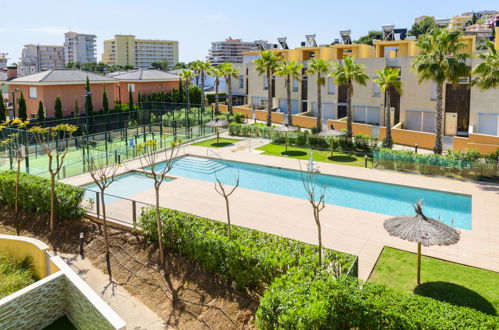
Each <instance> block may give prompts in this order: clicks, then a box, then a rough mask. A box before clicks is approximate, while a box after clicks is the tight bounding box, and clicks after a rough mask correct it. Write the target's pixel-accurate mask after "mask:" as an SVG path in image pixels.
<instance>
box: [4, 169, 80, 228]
mask: <svg viewBox="0 0 499 330" xmlns="http://www.w3.org/2000/svg"><path fill="white" fill-rule="evenodd" d="M15 187H16V172H15V171H2V172H0V202H1V203H4V204H8V205H14V203H15V191H16V188H15ZM55 195H56V203H55V214H56V215H57V216H60V217H64V218H66V219H80V218H81V217H82V216H83V215H84V213H85V212H84V209H83V208H82V207H81V206H80V204H81V202H82V199H83V195H84V190H83V189H81V188H78V187H74V186H71V185H67V184H64V183H59V182H58V183H56V187H55ZM19 198H20V200H19V205H20V207H21V209H23V210H25V211H27V212H36V213H48V212H50V180H48V179H44V178H41V177H39V176H35V175H30V174H26V173H21V176H20V182H19Z"/></svg>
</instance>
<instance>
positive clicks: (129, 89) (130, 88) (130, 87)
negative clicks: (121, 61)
mask: <svg viewBox="0 0 499 330" xmlns="http://www.w3.org/2000/svg"><path fill="white" fill-rule="evenodd" d="M128 91H131V92H135V84H128Z"/></svg>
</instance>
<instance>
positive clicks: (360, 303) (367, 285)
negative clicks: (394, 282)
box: [257, 268, 499, 329]
mask: <svg viewBox="0 0 499 330" xmlns="http://www.w3.org/2000/svg"><path fill="white" fill-rule="evenodd" d="M257 325H258V327H259V328H260V329H496V328H497V327H498V326H499V323H498V318H497V317H493V316H488V315H486V314H483V313H481V312H478V311H475V310H473V309H470V308H467V307H459V306H454V305H451V304H449V303H446V302H440V301H437V300H434V299H432V298H427V297H422V296H418V295H414V294H409V293H402V292H397V291H394V290H392V289H389V288H387V287H386V286H383V285H379V284H375V283H371V282H362V281H359V280H357V279H355V278H353V277H348V276H341V277H338V278H334V277H333V276H331V275H330V274H328V273H326V272H323V273H321V274H317V275H316V274H314V273H313V272H310V271H308V270H307V269H303V268H302V269H299V268H293V269H291V270H290V271H288V272H287V273H286V274H285V275H283V276H281V277H279V278H277V279H276V280H275V281H274V282H273V283H272V285H271V286H270V288H269V289H268V290H267V291H266V293H265V294H264V297H263V298H262V299H261V300H260V307H259V309H258V311H257Z"/></svg>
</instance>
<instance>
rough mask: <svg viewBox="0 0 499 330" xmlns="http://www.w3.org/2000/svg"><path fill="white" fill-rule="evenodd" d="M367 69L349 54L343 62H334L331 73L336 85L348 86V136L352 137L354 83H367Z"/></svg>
mask: <svg viewBox="0 0 499 330" xmlns="http://www.w3.org/2000/svg"><path fill="white" fill-rule="evenodd" d="M365 69H366V67H365V66H364V65H362V64H357V63H355V59H354V58H353V57H350V56H349V57H347V58H345V59H344V60H343V63H341V62H340V63H333V72H332V73H331V74H330V75H331V76H332V77H333V78H334V83H335V84H336V85H346V86H347V137H352V95H353V83H354V82H355V83H357V84H359V85H362V86H365V85H366V83H367V80H368V79H369V76H368V75H367V74H366V73H365Z"/></svg>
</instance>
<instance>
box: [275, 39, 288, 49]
mask: <svg viewBox="0 0 499 330" xmlns="http://www.w3.org/2000/svg"><path fill="white" fill-rule="evenodd" d="M287 40H288V38H287V37H282V38H277V42H279V44H280V45H281V47H282V49H289V46H288V42H287Z"/></svg>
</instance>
